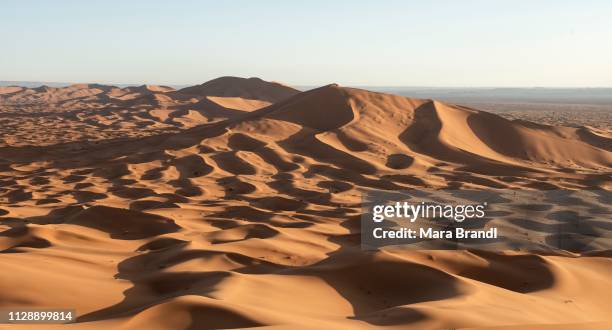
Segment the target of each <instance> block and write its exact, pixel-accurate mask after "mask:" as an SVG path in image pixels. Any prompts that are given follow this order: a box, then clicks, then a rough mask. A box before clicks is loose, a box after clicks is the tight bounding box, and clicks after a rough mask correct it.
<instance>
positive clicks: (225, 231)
mask: <svg viewBox="0 0 612 330" xmlns="http://www.w3.org/2000/svg"><path fill="white" fill-rule="evenodd" d="M0 123H1V124H0V267H2V272H0V308H19V307H46V308H76V310H77V314H78V319H77V323H74V324H70V325H55V326H51V325H49V326H44V327H42V326H40V325H35V326H14V327H15V328H30V329H42V328H50V329H51V328H63V327H68V328H74V329H109V328H114V329H216V328H246V327H259V326H267V328H271V329H296V328H310V329H370V328H379V327H380V328H383V327H384V328H395V329H450V328H452V329H457V328H479V329H605V328H611V327H612V307H610V303H609V297H610V295H611V294H612V281H610V278H609V275H610V274H611V273H612V259H611V257H612V254H611V253H610V250H601V251H596V252H592V253H588V254H579V253H574V252H569V251H559V252H558V253H547V254H536V253H529V252H516V251H506V252H496V253H495V252H483V251H476V250H474V251H472V250H468V251H406V250H403V249H399V248H394V247H388V248H384V249H381V250H379V251H363V250H362V249H361V248H360V242H359V234H360V233H359V231H360V225H359V221H360V212H361V208H360V201H361V199H360V198H361V191H363V190H364V189H365V190H367V189H381V190H402V189H443V188H452V189H520V190H529V189H533V190H544V189H569V190H586V189H604V190H610V189H612V134H611V133H612V131H611V130H610V129H609V126H610V123H608V127H607V128H606V127H605V125H604V126H599V127H597V128H595V127H587V126H579V127H568V126H549V125H546V124H543V123H534V122H530V121H526V120H524V119H521V118H517V120H509V119H506V118H503V117H501V116H498V115H495V114H491V113H488V112H484V111H479V110H476V109H472V108H468V107H463V106H457V105H450V104H444V103H441V102H438V101H434V100H424V99H412V98H407V97H401V96H396V95H390V94H383V93H375V92H370V91H367V90H361V89H353V88H346V87H340V86H338V85H335V84H331V85H327V86H323V87H320V88H317V89H313V90H310V91H305V92H299V91H297V90H295V89H293V88H290V87H288V86H285V85H282V84H278V83H271V82H266V81H263V80H261V79H257V78H250V79H242V78H235V77H222V78H218V79H215V80H212V81H210V82H207V83H204V84H202V85H198V86H193V87H188V88H184V89H180V90H174V89H172V88H169V87H163V86H140V87H128V88H117V87H113V86H104V85H95V84H80V85H72V86H69V87H64V88H52V87H40V88H33V89H32V88H22V87H1V88H0Z"/></svg>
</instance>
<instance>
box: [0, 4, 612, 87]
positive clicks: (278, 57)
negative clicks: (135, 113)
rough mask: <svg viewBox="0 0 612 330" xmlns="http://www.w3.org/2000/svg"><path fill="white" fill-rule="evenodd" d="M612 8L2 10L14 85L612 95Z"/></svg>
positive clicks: (5, 70)
mask: <svg viewBox="0 0 612 330" xmlns="http://www.w3.org/2000/svg"><path fill="white" fill-rule="evenodd" d="M611 17H612V1H588V0H585V1H546V0H540V1H504V0H499V1H470V0H465V1H435V0H433V1H407V0H404V1H385V0H382V1H374V0H370V1H359V0H353V1H342V0H338V1H316V0H309V1H297V0H296V1H286V0H285V1H281V0H278V1H271V0H270V1H268V0H258V1H246V0H245V1H180V0H178V1H153V0H148V1H137V0H134V1H113V0H106V1H98V2H97V3H94V2H92V1H78V0H73V1H59V0H56V1H1V2H0V31H2V32H0V36H2V38H1V39H0V80H14V81H48V82H98V83H117V84H121V83H150V84H171V85H183V84H198V83H202V82H204V81H207V80H210V79H212V78H215V77H219V76H226V75H232V76H241V77H260V78H262V79H265V80H272V81H280V82H284V83H288V84H291V85H302V86H303V85H308V86H316V85H324V84H329V83H333V82H335V83H339V84H341V85H353V86H433V87H489V86H490V87H534V86H542V87H546V86H547V87H611V86H612V41H610V40H611V39H612V19H611Z"/></svg>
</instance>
